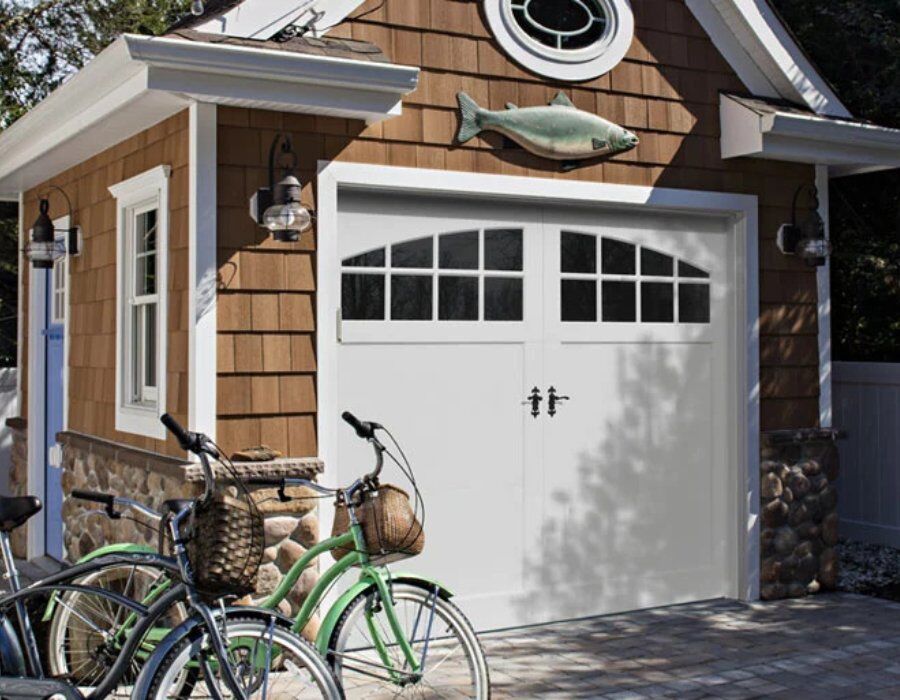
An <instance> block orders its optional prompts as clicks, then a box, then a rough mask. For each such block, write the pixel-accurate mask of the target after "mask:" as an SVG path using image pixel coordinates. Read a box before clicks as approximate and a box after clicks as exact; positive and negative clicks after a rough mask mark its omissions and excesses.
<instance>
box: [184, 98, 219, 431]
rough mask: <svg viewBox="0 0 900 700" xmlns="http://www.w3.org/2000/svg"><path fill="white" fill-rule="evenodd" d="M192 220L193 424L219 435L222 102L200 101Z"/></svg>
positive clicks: (194, 114)
mask: <svg viewBox="0 0 900 700" xmlns="http://www.w3.org/2000/svg"><path fill="white" fill-rule="evenodd" d="M188 114H189V117H188V123H189V131H190V154H189V160H188V167H189V175H188V177H189V185H188V187H189V194H188V197H189V206H188V210H189V214H188V216H189V217H190V218H189V223H188V407H189V408H188V414H189V415H188V428H189V429H190V430H194V431H199V432H202V433H205V434H206V435H208V436H209V437H211V438H212V439H213V440H215V438H216V370H217V361H216V331H217V325H216V235H217V234H216V214H217V212H216V204H217V199H216V138H217V136H216V106H215V105H214V104H208V103H204V102H194V103H193V104H191V106H190V111H189V113H188Z"/></svg>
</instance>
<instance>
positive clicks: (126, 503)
mask: <svg viewBox="0 0 900 700" xmlns="http://www.w3.org/2000/svg"><path fill="white" fill-rule="evenodd" d="M72 498H78V499H80V500H82V501H91V502H93V503H100V504H102V505H103V506H104V510H105V511H106V515H107V516H108V517H109V518H111V519H112V520H118V519H119V518H121V517H122V514H121V513H120V512H119V511H117V510H116V509H115V506H119V507H121V508H131V509H133V510H136V511H137V512H138V513H141V514H142V515H144V516H145V517H147V518H150V519H151V520H160V519H162V515H160V514H159V513H157V512H156V511H155V510H153V509H152V508H148V507H147V506H145V505H144V504H143V503H138V502H137V501H135V500H134V499H131V498H122V497H121V496H115V495H113V494H111V493H102V492H100V491H84V490H81V489H75V490H74V491H72Z"/></svg>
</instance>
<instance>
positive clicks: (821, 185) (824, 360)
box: [816, 165, 834, 428]
mask: <svg viewBox="0 0 900 700" xmlns="http://www.w3.org/2000/svg"><path fill="white" fill-rule="evenodd" d="M829 186H830V182H829V175H828V166H827V165H817V166H816V189H817V190H818V192H819V216H821V217H822V221H823V222H824V223H825V238H827V239H830V238H831V219H830V217H829V201H830V190H829ZM816 287H817V291H818V294H817V296H816V298H817V299H818V307H817V310H818V320H819V324H818V325H819V425H821V426H822V427H823V428H830V427H831V426H832V422H833V416H834V399H833V394H832V380H833V371H832V370H833V367H832V361H831V257H827V258H825V264H824V265H821V266H820V267H818V268H816Z"/></svg>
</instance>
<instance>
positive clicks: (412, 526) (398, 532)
mask: <svg viewBox="0 0 900 700" xmlns="http://www.w3.org/2000/svg"><path fill="white" fill-rule="evenodd" d="M355 512H356V518H357V520H359V524H360V525H361V526H362V530H363V535H364V536H365V540H366V551H367V552H368V554H369V560H370V562H371V563H373V564H389V563H391V562H394V561H399V560H401V559H406V558H408V557H414V556H415V555H417V554H421V552H422V550H423V549H424V548H425V531H424V530H423V528H422V525H421V524H420V523H419V521H418V519H417V518H416V514H415V512H413V507H412V504H410V502H409V494H407V493H406V491H404V490H403V489H401V488H399V487H397V486H392V485H391V484H382V485H381V486H379V487H378V490H377V491H369V492H367V493H366V495H365V497H364V499H363V502H362V503H361V504H360V505H358V506H356V507H355ZM349 529H350V513H349V511H348V509H347V506H346V505H345V504H342V505H339V506H338V507H337V508H336V509H335V513H334V525H333V527H332V530H331V536H332V537H336V536H338V535H342V534H344V533H345V532H347V531H348V530H349ZM350 551H352V550H349V549H333V550H332V551H331V554H332V556H333V557H334V558H335V559H336V560H337V559H340V558H341V557H344V556H345V555H347V554H348V553H349V552H350Z"/></svg>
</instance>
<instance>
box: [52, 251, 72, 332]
mask: <svg viewBox="0 0 900 700" xmlns="http://www.w3.org/2000/svg"><path fill="white" fill-rule="evenodd" d="M68 268H69V257H68V256H67V255H63V256H61V257H59V258H57V259H56V261H54V263H53V273H52V274H53V283H52V284H51V285H50V290H51V291H50V293H51V295H52V298H51V299H50V323H51V324H53V325H62V324H65V322H66V303H67V296H68V280H69V274H68Z"/></svg>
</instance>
